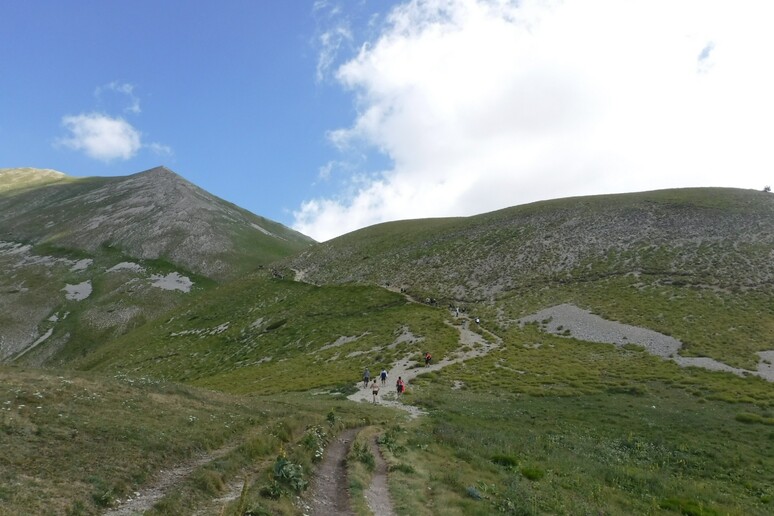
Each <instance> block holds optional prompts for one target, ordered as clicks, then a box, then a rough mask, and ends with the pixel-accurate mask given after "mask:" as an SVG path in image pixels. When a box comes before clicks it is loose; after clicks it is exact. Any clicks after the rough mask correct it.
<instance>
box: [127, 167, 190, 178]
mask: <svg viewBox="0 0 774 516" xmlns="http://www.w3.org/2000/svg"><path fill="white" fill-rule="evenodd" d="M133 175H135V176H140V175H147V176H170V175H171V176H176V177H181V176H180V175H179V174H177V173H176V172H175V171H173V170H172V169H169V168H167V167H165V166H164V165H159V166H158V167H153V168H149V169H148V170H143V171H142V172H138V173H136V174H133Z"/></svg>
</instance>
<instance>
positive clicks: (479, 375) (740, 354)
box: [0, 189, 774, 515]
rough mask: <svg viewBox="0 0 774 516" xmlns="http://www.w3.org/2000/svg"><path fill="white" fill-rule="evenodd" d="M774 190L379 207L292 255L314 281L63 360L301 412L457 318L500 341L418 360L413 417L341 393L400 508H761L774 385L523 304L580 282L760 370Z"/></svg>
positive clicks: (411, 352) (773, 467)
mask: <svg viewBox="0 0 774 516" xmlns="http://www.w3.org/2000/svg"><path fill="white" fill-rule="evenodd" d="M773 203H774V196H768V195H765V194H762V193H757V192H746V191H740V190H725V189H692V190H675V191H662V192H649V193H643V194H631V195H621V196H600V197H591V198H580V199H565V200H557V201H551V202H548V203H537V204H533V205H528V206H522V207H516V208H511V209H509V210H502V211H499V212H494V213H490V214H485V215H481V216H478V217H470V218H457V219H435V220H428V221H407V222H400V223H391V224H383V225H379V226H374V227H372V228H367V229H364V230H361V231H358V232H355V233H352V234H349V235H345V236H343V237H340V238H338V239H335V240H333V241H331V242H327V243H325V244H321V245H317V246H314V247H311V248H309V249H308V250H306V251H303V252H302V253H301V254H299V255H298V256H296V257H293V258H291V259H289V260H288V261H286V262H283V265H282V266H284V267H286V268H288V269H289V268H293V269H296V270H297V271H299V273H298V275H297V277H302V278H304V279H305V280H308V281H310V282H314V283H317V284H316V285H314V284H311V283H302V282H296V281H291V280H289V279H277V278H274V277H272V275H271V274H270V273H269V271H267V270H259V271H256V272H254V273H252V274H249V275H245V276H244V277H242V278H240V279H238V280H236V281H232V282H229V283H227V284H224V285H220V286H217V287H216V288H212V289H206V290H204V291H202V292H200V293H199V294H197V296H196V297H184V298H181V299H180V301H179V304H178V305H177V306H176V308H174V309H172V310H171V311H170V312H168V313H167V314H165V315H164V317H163V318H160V319H156V320H153V321H148V322H147V323H146V324H144V325H142V326H140V327H138V328H136V329H135V330H133V331H131V333H128V334H127V335H124V336H121V337H119V338H116V339H113V340H112V341H110V342H108V343H106V344H105V345H104V346H100V347H98V348H97V349H95V350H92V351H90V352H89V353H87V354H86V355H85V356H83V357H80V358H77V359H75V360H74V361H72V362H71V365H72V366H73V367H77V368H79V369H85V370H89V372H88V373H83V374H89V375H94V378H99V377H105V378H119V379H130V380H134V381H135V382H137V381H139V379H146V380H145V381H147V380H150V381H152V382H156V381H161V382H170V381H172V382H183V383H187V384H191V385H193V386H195V387H205V388H207V389H214V390H216V391H221V392H224V393H230V394H231V395H235V396H239V395H250V396H251V397H255V399H256V400H264V401H266V400H274V401H276V402H278V403H280V405H281V406H284V407H287V408H288V410H290V411H293V410H299V411H300V412H303V414H305V416H303V417H305V418H306V419H307V421H308V424H309V425H314V424H315V421H319V420H321V419H322V418H323V417H324V415H325V414H327V413H328V411H330V410H331V406H332V405H331V403H333V400H337V399H339V398H340V396H341V394H343V393H347V392H350V391H351V390H352V384H354V383H355V382H356V381H358V380H359V379H360V375H361V372H362V370H363V368H364V367H369V368H370V369H371V371H372V372H376V371H378V370H379V369H381V367H387V368H388V369H389V368H391V367H393V366H394V365H395V364H396V362H398V361H399V360H401V359H403V358H405V357H409V358H411V359H414V360H415V361H417V362H419V361H420V356H421V353H422V352H423V351H426V350H429V351H431V352H432V353H433V355H434V357H435V360H437V361H440V360H442V359H443V358H445V357H448V356H450V355H451V354H452V352H453V351H454V350H456V349H458V348H460V346H463V347H464V344H463V343H462V341H461V338H462V337H461V335H462V333H461V332H460V328H461V327H467V328H468V329H469V330H470V331H473V332H476V333H477V334H478V335H479V337H480V338H481V339H485V340H487V341H489V342H493V343H496V344H497V347H496V348H495V349H494V350H493V351H491V352H490V353H488V354H486V355H484V356H479V357H476V358H472V359H470V360H467V361H465V362H463V363H459V364H455V365H450V366H448V367H446V368H443V369H440V370H438V371H433V372H429V373H427V374H424V375H420V376H419V377H418V378H417V379H416V380H414V381H412V382H411V383H410V385H409V390H408V392H407V393H406V395H405V396H404V402H406V403H409V404H413V405H416V406H418V407H420V408H422V409H424V410H425V411H426V414H427V415H426V416H425V417H422V418H420V419H418V420H414V421H408V420H402V419H400V416H396V415H390V412H389V411H388V410H387V409H380V408H379V407H372V406H371V405H370V404H359V405H357V404H352V403H350V404H345V405H341V406H340V407H337V408H336V410H337V411H339V410H346V409H345V408H344V407H351V409H352V410H355V409H357V410H362V412H360V414H361V416H360V417H362V418H363V424H373V425H375V427H376V430H375V431H376V432H377V433H378V434H379V435H380V442H381V449H382V451H383V453H384V454H385V456H386V459H387V462H388V465H389V468H390V474H389V475H390V477H389V478H390V491H391V494H392V496H393V500H394V502H395V506H396V509H397V511H398V512H399V513H400V514H418V515H432V514H439V513H444V514H493V513H507V514H530V515H532V514H534V515H537V514H593V513H596V514H600V513H604V514H644V513H647V514H708V515H714V514H770V513H771V507H772V504H774V490H773V489H772V486H774V433H772V430H771V429H772V428H774V427H772V424H774V412H773V411H774V384H772V383H771V382H768V381H765V380H763V379H761V378H757V377H751V376H737V375H734V374H730V373H722V372H713V371H707V370H704V369H699V368H694V367H689V368H682V367H680V366H678V365H677V364H675V363H674V362H672V361H670V360H665V359H662V358H659V357H655V356H652V355H650V354H648V353H646V352H645V351H644V350H643V348H642V347H641V346H640V345H638V343H637V342H631V343H629V344H626V345H622V346H614V345H612V344H604V343H593V342H586V341H582V340H578V339H576V338H573V337H572V336H571V335H554V334H549V333H546V332H545V331H543V325H542V324H540V323H534V324H520V323H519V319H520V318H522V317H524V316H525V315H529V314H532V313H535V312H537V311H539V310H541V309H543V308H546V307H551V306H554V305H557V304H561V303H571V304H574V305H577V306H580V307H582V308H586V309H589V310H591V311H592V312H594V313H596V314H599V315H601V316H603V317H605V318H607V319H609V320H618V321H623V322H627V323H630V324H636V325H638V326H643V327H646V328H650V329H653V330H657V331H660V332H662V333H665V334H669V335H673V336H674V337H676V338H678V339H680V340H681V341H682V342H683V345H684V348H683V349H682V350H681V354H684V355H702V356H709V357H712V358H714V359H716V360H719V361H722V362H725V363H727V364H731V365H735V366H738V367H744V368H747V369H753V368H754V367H755V365H756V364H757V363H758V360H759V358H760V357H759V356H758V355H757V353H758V352H759V351H762V350H771V349H772V348H774V346H772V344H771V343H772V342H774V289H772V286H771V278H772V268H771V267H772V265H771V264H770V263H769V262H770V258H771V256H772V252H773V251H774V244H773V243H772V238H773V237H772V236H771V235H772V234H774V231H771V230H772V227H771V226H772V224H773V223H774V222H772V204H773ZM274 267H279V265H274ZM286 277H287V276H286ZM386 284H389V289H387V288H383V286H384V285H386ZM399 287H403V288H406V289H407V290H408V296H404V295H402V294H400V293H398V292H397V290H398V288H399ZM427 297H434V298H436V299H437V300H438V303H436V304H434V305H433V304H428V303H424V302H421V301H422V300H424V299H425V298H427ZM448 303H453V304H454V305H455V306H456V305H460V306H462V307H463V308H464V309H465V312H463V316H462V317H455V313H454V311H452V310H449V308H448ZM473 317H480V321H481V324H475V323H474V322H473V319H472V318H473ZM78 374H81V373H78ZM392 380H394V378H392ZM15 388H16V387H15ZM387 390H388V391H392V389H387ZM289 391H292V392H293V394H287V393H288V392H289ZM390 394H391V393H390ZM223 396H226V395H225V394H223ZM223 399H224V400H228V399H229V398H228V397H225V398H223ZM336 403H338V402H336ZM364 405H365V406H364ZM205 410H206V409H205ZM161 419H162V420H163V419H165V418H161ZM396 422H399V423H400V424H396ZM159 424H160V425H163V424H164V422H160V423H159ZM180 424H181V423H180V421H179V420H178V421H175V420H174V418H171V419H170V421H169V425H168V426H167V427H166V428H167V430H166V431H175V430H176V429H177V428H178V427H179V426H180ZM8 425H10V423H6V428H8ZM301 426H303V424H301ZM275 432H276V431H275ZM9 434H10V433H9ZM0 435H2V434H1V433H0ZM310 440H311V441H313V439H311V438H310ZM122 453H126V452H122ZM356 455H357V456H356V457H354V459H356V460H363V461H364V463H367V462H368V457H367V454H366V453H357V454H356ZM264 478H265V477H264ZM22 483H23V484H24V485H29V483H30V482H22ZM261 484H262V481H261V480H258V479H257V480H255V481H253V482H251V483H249V484H248V487H247V488H246V493H247V495H248V496H249V497H254V499H256V500H262V499H265V498H262V496H263V495H261V494H260V493H261V492H262V489H261ZM222 491H223V489H218V488H217V487H216V488H213V489H212V496H216V495H217V494H218V493H221V492H222ZM263 492H264V493H265V491H263ZM0 499H2V498H0ZM261 503H263V502H261ZM272 507H273V509H272V510H273V511H274V513H280V514H298V513H301V512H303V509H301V508H295V509H294V508H292V507H289V506H284V507H283V508H282V509H281V510H280V509H278V508H276V507H274V506H272ZM236 513H237V512H233V513H232V514H236Z"/></svg>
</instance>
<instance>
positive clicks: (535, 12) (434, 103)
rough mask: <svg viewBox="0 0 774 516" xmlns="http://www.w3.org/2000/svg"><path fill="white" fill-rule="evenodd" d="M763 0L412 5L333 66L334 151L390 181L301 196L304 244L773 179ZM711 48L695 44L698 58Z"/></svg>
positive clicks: (361, 177) (769, 43)
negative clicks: (410, 224) (370, 165)
mask: <svg viewBox="0 0 774 516" xmlns="http://www.w3.org/2000/svg"><path fill="white" fill-rule="evenodd" d="M772 14H774V5H772V4H770V3H768V2H739V3H736V4H734V6H733V8H729V6H728V4H727V3H724V2H713V1H698V0H697V1H686V2H652V1H633V2H618V1H613V0H610V1H603V0H598V1H588V2H551V1H530V0H526V1H516V0H443V1H441V0H413V1H410V2H407V3H404V4H401V5H398V6H396V7H395V8H394V9H393V10H392V11H391V13H390V14H389V16H388V17H387V19H386V23H385V24H384V26H383V27H382V30H381V32H380V33H379V34H378V36H377V37H375V38H374V39H373V40H372V41H368V42H365V43H364V44H363V45H362V46H361V47H360V50H359V52H358V53H357V55H355V56H354V57H352V58H351V59H349V60H348V61H346V62H344V63H343V64H341V65H340V66H338V68H337V69H336V78H337V80H338V81H339V83H340V84H341V85H342V87H344V88H346V89H347V90H348V91H351V92H352V94H353V99H354V102H355V105H356V107H357V110H358V111H357V112H358V115H357V117H356V118H355V119H354V120H353V121H352V123H351V124H350V125H348V126H347V127H340V128H334V129H332V130H331V131H330V133H329V138H330V140H331V142H332V143H333V144H334V145H336V146H337V147H338V148H340V149H351V148H352V147H358V146H360V147H363V148H367V149H373V150H376V151H377V152H380V153H383V154H384V155H385V156H386V157H387V158H388V159H389V161H390V162H391V163H392V166H390V167H387V169H385V170H381V171H379V172H377V173H376V174H373V173H372V174H370V175H369V174H363V171H362V170H361V171H360V172H359V173H353V175H352V176H351V177H350V179H349V180H348V182H346V183H344V184H342V185H341V186H342V193H341V194H340V195H339V196H337V197H333V198H318V199H311V200H308V201H307V202H305V203H304V204H303V205H302V206H301V207H300V208H299V210H298V211H296V212H295V213H294V215H295V224H294V227H295V228H296V229H298V230H300V231H302V232H304V233H306V234H308V235H310V236H312V237H314V238H316V239H318V240H326V239H328V238H331V237H333V236H336V235H339V234H342V233H344V232H347V231H351V230H354V229H357V228H360V227H363V226H365V225H369V224H373V223H377V222H382V221H386V220H394V219H404V218H417V217H429V216H451V215H455V216H456V215H471V214H476V213H482V212H485V211H490V210H494V209H498V208H503V207H506V206H512V205H516V204H521V203H525V202H530V201H535V200H540V199H547V198H555V197H564V196H570V195H587V194H595V193H608V192H623V191H637V190H646V189H655V188H668V187H682V186H737V187H745V188H758V187H760V186H761V185H763V184H768V183H770V182H771V179H770V174H771V170H772V169H774V156H773V155H772V153H771V152H770V151H769V150H768V149H769V148H770V145H771V141H772V140H773V138H774V129H772V127H774V126H773V125H772V124H771V120H772V118H774V101H773V100H772V98H773V97H772V95H771V94H770V92H771V91H774V76H772V74H770V73H769V71H768V69H767V67H766V66H764V65H763V63H765V62H768V60H769V56H768V55H767V53H768V52H769V49H771V48H774V37H773V36H772V34H774V33H772V31H770V30H769V28H768V27H767V26H766V25H767V24H766V23H765V20H768V19H771V16H772ZM708 42H709V43H708Z"/></svg>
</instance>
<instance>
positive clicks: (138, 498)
mask: <svg viewBox="0 0 774 516" xmlns="http://www.w3.org/2000/svg"><path fill="white" fill-rule="evenodd" d="M235 448H236V446H235V445H230V446H227V447H224V448H220V449H219V450H215V451H214V452H212V453H206V454H202V455H200V456H199V457H197V458H195V459H193V460H191V461H189V462H186V463H185V464H181V465H180V466H177V467H175V468H172V469H166V470H161V471H159V473H158V478H157V479H156V481H155V482H153V484H151V485H149V486H147V487H145V488H143V489H141V490H140V491H135V493H134V496H131V497H130V498H127V499H126V500H123V501H122V502H121V503H120V504H119V505H118V507H115V508H113V509H110V510H109V511H107V512H106V513H105V516H132V515H135V514H142V513H144V512H145V511H147V510H150V509H151V508H152V507H153V504H155V503H156V502H158V501H159V500H161V498H162V497H163V496H164V495H165V494H167V493H168V492H169V490H170V489H172V488H174V487H176V486H178V485H180V483H181V482H182V481H183V480H185V478H186V477H188V476H189V475H190V474H191V473H193V472H194V470H196V468H198V467H200V466H203V465H205V464H207V463H208V462H212V461H213V460H216V459H219V458H221V457H224V456H225V455H227V454H228V453H229V452H231V451H233V450H234V449H235ZM237 496H238V495H237Z"/></svg>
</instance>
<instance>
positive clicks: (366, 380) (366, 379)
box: [363, 353, 432, 403]
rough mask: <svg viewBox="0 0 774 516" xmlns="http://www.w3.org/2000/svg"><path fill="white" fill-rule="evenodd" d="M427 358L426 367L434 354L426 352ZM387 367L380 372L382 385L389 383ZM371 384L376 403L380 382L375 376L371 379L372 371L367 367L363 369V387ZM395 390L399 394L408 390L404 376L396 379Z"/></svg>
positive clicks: (425, 356)
mask: <svg viewBox="0 0 774 516" xmlns="http://www.w3.org/2000/svg"><path fill="white" fill-rule="evenodd" d="M424 358H425V367H427V366H428V365H430V360H432V355H430V353H425V354H424ZM387 377H388V373H387V369H382V372H381V373H379V376H378V379H379V380H381V385H386V384H387ZM369 384H370V386H371V394H372V395H373V402H374V403H376V399H377V396H379V383H377V378H374V379H373V381H371V371H369V370H368V368H367V367H366V368H365V371H363V388H364V389H365V388H367V387H368V386H369ZM395 391H396V392H397V393H398V396H400V395H401V394H403V393H404V392H406V382H405V381H404V380H403V377H402V376H399V377H398V379H397V380H396V381H395Z"/></svg>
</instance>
